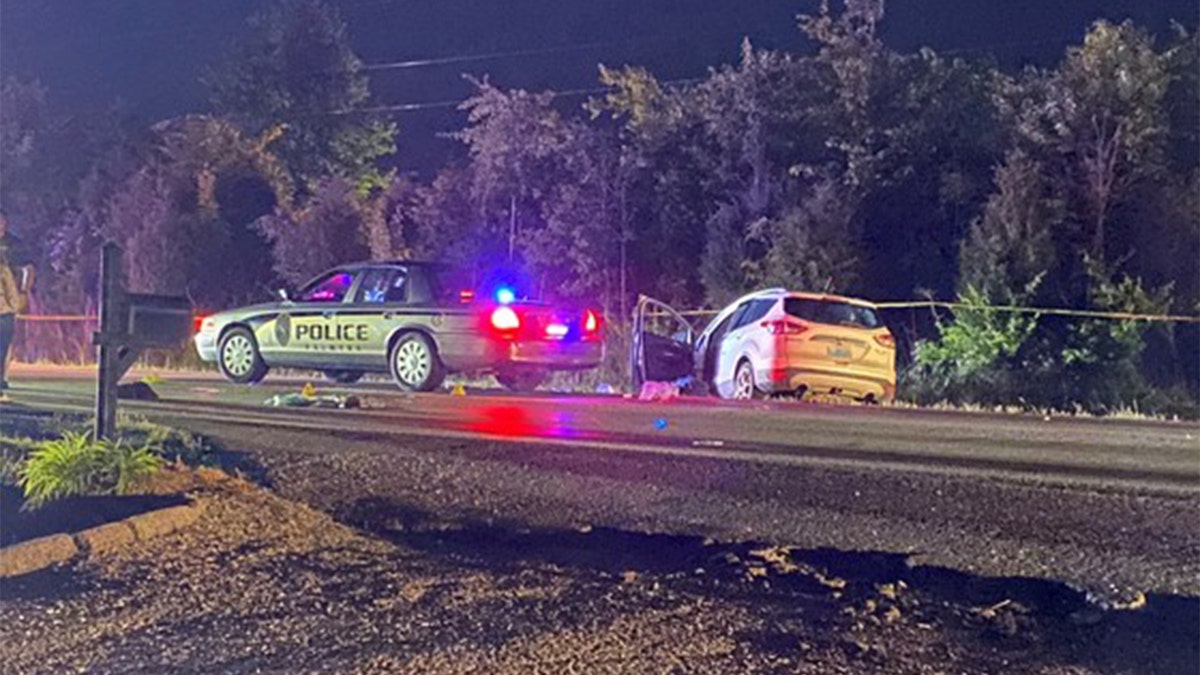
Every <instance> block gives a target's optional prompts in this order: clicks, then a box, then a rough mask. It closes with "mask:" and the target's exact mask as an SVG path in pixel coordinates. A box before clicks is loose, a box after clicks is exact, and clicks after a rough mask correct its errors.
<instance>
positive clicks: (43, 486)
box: [18, 431, 163, 508]
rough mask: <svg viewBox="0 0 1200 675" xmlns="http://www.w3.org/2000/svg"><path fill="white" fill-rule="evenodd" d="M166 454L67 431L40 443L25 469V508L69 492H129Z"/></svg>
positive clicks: (22, 479)
mask: <svg viewBox="0 0 1200 675" xmlns="http://www.w3.org/2000/svg"><path fill="white" fill-rule="evenodd" d="M160 453H161V449H160V448H158V447H156V446H153V445H133V444H131V443H128V442H126V441H125V440H124V439H118V440H116V441H109V440H96V439H93V438H92V436H91V434H90V433H80V432H74V431H67V432H65V433H63V435H62V436H61V437H59V438H57V439H53V440H49V441H43V442H41V443H38V444H37V445H36V447H35V448H34V449H33V451H32V452H30V453H29V456H28V457H27V458H26V459H25V462H24V463H23V465H22V466H21V468H20V469H19V471H18V473H19V480H18V484H19V485H20V486H21V488H22V489H23V490H24V493H25V507H26V508H38V507H40V506H42V505H44V504H46V503H47V502H50V501H53V500H56V499H63V498H66V497H79V496H95V495H113V494H115V495H127V494H129V493H130V492H131V491H132V489H133V487H134V485H135V484H136V483H137V482H138V481H140V480H143V479H145V478H147V477H149V476H151V475H153V474H154V473H155V472H157V471H158V470H159V469H160V468H161V467H162V465H163V459H162V455H161V454H160Z"/></svg>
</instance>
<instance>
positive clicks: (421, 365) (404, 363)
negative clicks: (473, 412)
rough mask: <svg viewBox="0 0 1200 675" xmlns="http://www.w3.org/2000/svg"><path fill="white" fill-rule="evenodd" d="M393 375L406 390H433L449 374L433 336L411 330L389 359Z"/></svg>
mask: <svg viewBox="0 0 1200 675" xmlns="http://www.w3.org/2000/svg"><path fill="white" fill-rule="evenodd" d="M388 360H389V361H390V363H391V368H392V378H393V379H394V380H395V381H396V384H397V385H398V386H399V387H400V388H401V389H403V390H405V391H430V390H433V389H436V388H438V387H440V386H441V385H442V380H444V379H445V378H446V372H445V369H444V368H443V367H442V361H441V359H439V358H438V355H437V350H436V349H435V348H434V346H433V343H432V342H430V341H429V338H427V337H425V336H424V335H422V334H420V333H409V334H408V335H405V336H403V337H401V338H400V339H399V340H397V341H396V344H395V345H394V346H393V347H392V353H391V356H390V358H389V359H388Z"/></svg>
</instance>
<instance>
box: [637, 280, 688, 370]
mask: <svg viewBox="0 0 1200 675" xmlns="http://www.w3.org/2000/svg"><path fill="white" fill-rule="evenodd" d="M695 342H696V330H695V329H694V328H692V324H691V323H689V322H688V321H687V319H684V318H683V316H682V315H680V314H679V312H677V311H675V310H674V309H672V308H671V307H670V306H669V305H667V304H666V303H664V302H661V301H659V300H655V299H654V298H651V297H647V296H645V295H642V296H638V302H637V307H636V308H634V310H633V344H632V349H631V353H630V366H631V367H630V372H632V373H633V386H634V387H635V388H637V389H640V388H641V386H642V384H643V383H645V382H674V381H676V380H680V379H683V378H688V377H694V376H695V374H696V361H695V356H694V354H693V348H694V345H695Z"/></svg>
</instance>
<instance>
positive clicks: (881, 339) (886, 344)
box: [875, 333, 896, 349]
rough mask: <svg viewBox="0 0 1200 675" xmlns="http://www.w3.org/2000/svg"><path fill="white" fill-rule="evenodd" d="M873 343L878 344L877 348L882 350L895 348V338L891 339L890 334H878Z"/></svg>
mask: <svg viewBox="0 0 1200 675" xmlns="http://www.w3.org/2000/svg"><path fill="white" fill-rule="evenodd" d="M875 341H876V342H878V343H879V346H880V347H883V348H884V349H895V348H896V338H894V337H892V334H891V333H880V334H879V335H876V336H875Z"/></svg>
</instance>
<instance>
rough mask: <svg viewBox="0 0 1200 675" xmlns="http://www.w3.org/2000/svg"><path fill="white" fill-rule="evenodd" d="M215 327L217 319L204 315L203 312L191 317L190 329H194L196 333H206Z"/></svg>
mask: <svg viewBox="0 0 1200 675" xmlns="http://www.w3.org/2000/svg"><path fill="white" fill-rule="evenodd" d="M216 327H217V320H216V319H214V318H212V317H211V316H204V315H203V314H197V315H196V316H194V317H192V330H194V331H195V332H197V333H207V332H208V331H210V330H212V329H214V328H216Z"/></svg>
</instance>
